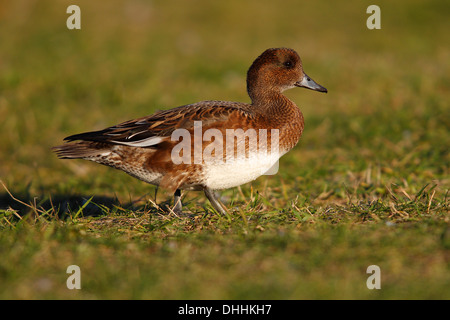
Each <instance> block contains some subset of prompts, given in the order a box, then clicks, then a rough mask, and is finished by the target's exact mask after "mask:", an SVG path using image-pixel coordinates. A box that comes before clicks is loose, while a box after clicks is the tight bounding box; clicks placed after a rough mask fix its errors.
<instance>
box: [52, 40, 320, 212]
mask: <svg viewBox="0 0 450 320" xmlns="http://www.w3.org/2000/svg"><path fill="white" fill-rule="evenodd" d="M296 86H297V87H306V88H309V89H312V90H316V91H320V92H327V91H326V89H325V88H323V87H322V86H320V85H318V84H316V83H315V82H314V81H313V80H311V79H310V78H309V77H308V76H306V75H305V73H304V72H303V68H302V63H301V60H300V57H299V56H298V54H297V53H296V52H295V51H294V50H292V49H287V48H278V49H268V50H266V51H264V52H263V54H261V55H260V56H259V57H258V58H257V59H256V60H255V61H254V62H253V64H252V66H251V67H250V69H249V71H248V73H247V91H248V93H249V96H250V98H251V100H252V103H251V104H246V103H239V102H229V101H202V102H198V103H195V104H190V105H185V106H181V107H177V108H174V109H170V110H165V111H159V112H156V113H154V114H152V115H150V116H147V117H143V118H139V119H134V120H130V121H126V122H123V123H121V124H118V125H115V126H112V127H109V128H106V129H103V130H99V131H92V132H86V133H81V134H76V135H72V136H69V137H67V138H65V139H64V140H66V141H69V142H70V143H67V144H63V145H61V146H57V147H54V148H53V150H54V151H55V152H56V154H57V155H58V157H60V158H62V159H78V158H80V159H85V160H91V161H94V162H97V163H100V164H104V165H107V166H110V167H113V168H116V169H120V170H122V171H125V172H127V173H128V174H130V175H132V176H134V177H136V178H138V179H141V180H143V181H145V182H148V183H151V184H154V185H159V186H161V187H163V188H166V189H168V190H170V191H172V192H174V193H175V202H176V205H175V208H174V209H175V210H176V211H178V212H181V203H180V191H179V190H180V189H187V190H204V191H205V194H206V196H207V197H208V199H209V200H210V202H211V204H212V205H213V207H214V208H215V209H216V210H217V211H218V212H221V213H225V210H224V208H223V206H222V205H221V204H220V203H219V202H218V201H217V200H216V199H215V198H214V194H213V192H212V190H215V189H222V188H227V187H233V186H237V185H240V184H242V183H245V182H248V181H251V180H254V179H255V178H257V176H259V175H261V174H262V173H261V174H258V172H259V171H258V170H259V169H258V168H259V167H261V170H262V169H264V168H265V169H267V168H266V167H268V166H269V165H271V164H273V162H274V159H275V160H277V159H278V158H279V157H280V156H282V155H283V154H285V153H286V152H287V151H289V150H290V149H292V148H293V147H294V146H295V145H296V144H297V142H298V140H299V139H300V136H301V134H302V131H303V126H304V122H303V115H302V113H301V112H300V110H299V109H298V107H297V106H296V105H295V104H294V103H293V102H292V101H291V100H289V99H288V98H287V97H285V96H284V95H283V94H282V92H283V91H284V90H286V89H290V88H293V87H296ZM199 123H200V124H201V131H200V132H201V137H203V141H202V144H201V145H200V147H199V145H198V144H195V143H194V142H195V141H196V138H195V135H194V133H195V132H197V131H196V130H197V129H196V127H195V124H197V125H198V124H199ZM260 129H264V130H265V132H267V143H266V144H265V146H266V147H267V149H268V150H271V151H272V149H270V148H271V146H272V145H271V143H272V142H271V141H272V140H271V137H272V132H273V131H272V129H273V130H277V133H278V135H279V140H278V143H279V145H278V149H279V153H277V154H270V152H269V155H270V157H272V158H273V159H271V160H270V161H269V160H268V161H266V162H264V159H263V160H261V157H260V156H259V152H260V149H259V148H260V147H261V145H259V146H255V145H254V144H252V143H250V138H249V137H246V136H245V135H244V134H242V132H244V133H246V132H251V130H254V132H256V137H257V141H258V142H259V141H263V140H262V137H263V136H261V131H260ZM180 130H186V131H185V132H189V135H190V137H192V138H191V139H190V147H191V150H192V152H191V154H190V155H189V154H187V155H185V154H184V150H185V149H183V152H181V153H183V154H182V156H183V157H186V158H185V159H188V160H189V159H190V160H191V161H187V162H188V163H178V164H177V163H174V158H173V153H172V151H173V150H175V149H174V148H177V144H178V143H180V140H176V139H173V135H174V133H177V132H180ZM208 130H209V131H208ZM214 130H215V131H214ZM227 130H234V131H233V132H237V134H236V136H235V138H234V142H233V145H234V148H235V149H234V150H228V149H227V148H226V147H225V143H223V144H222V148H220V147H217V148H214V149H213V148H211V147H212V146H213V145H210V144H212V143H213V142H215V139H209V140H208V139H205V133H207V132H209V133H211V132H214V133H216V134H221V136H222V137H226V136H227V133H228V132H229V131H227ZM239 130H241V131H242V132H241V133H239ZM238 133H239V134H238ZM74 141H75V142H74ZM197 142H198V141H197ZM187 143H188V142H187ZM240 144H244V145H245V155H244V156H243V155H239V154H238V155H237V157H238V158H236V150H237V148H238V145H240ZM208 146H209V149H207V148H208ZM199 148H200V149H201V150H198V149H199ZM210 149H213V153H211V154H212V155H213V156H218V158H216V159H215V160H214V161H211V162H208V161H206V160H205V159H202V161H201V162H200V163H199V162H198V161H197V162H196V161H195V157H194V154H195V152H199V154H202V152H205V150H210ZM227 151H228V156H232V155H234V156H235V158H234V159H233V161H234V162H233V161H231V160H230V162H227V161H228V158H227ZM181 153H180V154H181ZM220 154H222V156H220ZM217 159H221V160H223V161H222V162H218V161H217ZM255 159H256V160H255ZM252 161H254V162H255V165H253V163H252ZM269 162H270V163H269ZM253 169H254V170H253ZM240 171H242V172H240Z"/></svg>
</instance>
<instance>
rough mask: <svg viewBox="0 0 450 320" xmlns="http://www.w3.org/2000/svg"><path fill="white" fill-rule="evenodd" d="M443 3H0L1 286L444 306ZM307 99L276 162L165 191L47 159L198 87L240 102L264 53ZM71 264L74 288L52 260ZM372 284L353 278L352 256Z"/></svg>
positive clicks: (447, 234) (139, 295)
mask: <svg viewBox="0 0 450 320" xmlns="http://www.w3.org/2000/svg"><path fill="white" fill-rule="evenodd" d="M447 2H448V1H433V2H431V1H429V2H426V1H397V2H395V4H393V3H392V1H381V0H380V1H378V2H377V5H379V6H380V8H381V17H382V29H381V30H373V31H371V30H368V29H367V28H366V23H365V22H366V19H367V17H368V15H367V14H366V13H365V11H366V8H367V6H368V4H365V3H363V2H361V1H349V2H346V3H345V4H342V5H340V6H339V7H336V6H332V5H330V4H328V2H325V1H320V2H314V3H299V2H297V1H285V2H283V5H280V3H279V2H276V1H270V2H269V1H266V2H261V1H247V2H241V1H226V2H218V1H216V2H211V1H204V0H198V1H195V3H194V4H192V3H191V4H187V3H184V2H175V1H153V2H151V4H147V2H146V1H138V0H136V1H109V2H107V3H106V2H98V3H97V2H95V3H94V2H92V1H83V0H82V1H77V4H78V5H79V6H80V7H81V11H82V29H81V30H79V31H69V30H67V28H66V26H65V23H66V19H67V17H68V15H67V14H66V13H65V12H66V8H67V6H68V5H69V4H72V3H65V2H64V1H59V2H58V3H55V2H54V1H39V4H38V3H37V2H35V1H24V2H16V1H9V2H5V3H3V4H2V5H1V6H0V38H1V39H2V41H1V42H0V128H2V130H1V144H0V179H1V181H2V183H3V184H4V185H3V186H0V256H1V257H2V259H0V298H1V299H118V298H124V299H449V298H450V291H449V290H448V288H449V286H450V272H449V270H450V268H449V259H450V251H449V249H450V220H449V219H450V217H449V194H448V190H449V186H450V179H449V176H450V175H449V163H450V156H449V150H450V134H449V128H450V106H449V103H448V101H450V94H449V93H450V92H449V87H450V76H449V75H450V65H449V63H448V61H449V59H450V47H449V46H448V44H447V42H448V41H447V38H448V30H449V28H450V21H449V20H448V17H447V16H448V12H449V10H450V6H449V4H448V3H447ZM277 46H286V47H292V48H294V49H296V50H297V51H298V52H299V53H300V55H301V57H302V59H303V64H304V68H305V70H306V72H307V73H308V75H309V76H311V77H312V78H313V79H314V80H316V81H317V82H318V83H320V84H322V85H323V86H325V87H327V89H328V90H329V93H328V94H327V95H323V94H318V93H316V92H311V91H308V90H300V89H293V90H290V91H288V92H286V94H287V95H288V96H289V97H290V98H291V99H292V100H294V101H295V102H296V103H297V104H298V105H299V106H300V108H301V110H302V112H303V113H304V116H305V119H306V127H305V131H304V134H303V137H302V139H301V141H300V143H299V145H298V146H297V147H296V148H295V149H294V150H292V151H291V152H289V153H288V154H287V155H285V156H284V157H283V158H282V159H281V161H280V170H279V173H278V174H277V175H275V176H267V177H261V178H259V179H258V180H257V181H255V182H253V183H252V184H247V185H244V186H242V187H240V188H234V189H230V190H225V191H223V192H221V197H222V200H223V201H224V202H225V203H227V204H228V206H229V208H231V209H232V210H231V214H230V216H228V217H221V216H218V215H215V214H213V213H212V209H211V207H210V205H209V203H208V202H207V200H206V199H205V197H204V196H203V195H202V194H201V193H196V192H186V193H184V195H183V196H184V203H185V210H186V212H188V213H190V214H191V216H190V217H182V218H179V217H176V216H174V215H173V214H170V213H168V212H167V210H166V209H165V208H166V206H167V204H168V203H169V202H168V200H169V199H170V195H169V194H168V193H167V192H165V191H164V190H158V193H157V195H156V197H155V188H154V187H152V186H149V185H146V184H144V183H143V182H140V181H138V180H136V179H133V178H131V177H129V176H127V175H126V174H124V173H121V172H118V171H116V170H113V169H110V168H106V167H102V166H100V165H96V164H93V163H89V162H83V161H81V160H80V161H62V160H58V159H57V158H56V156H55V155H54V154H52V153H51V151H50V147H51V146H54V145H57V144H60V143H61V141H62V139H63V138H64V137H65V136H68V135H70V134H74V133H78V132H83V131H88V130H94V129H102V128H104V127H106V126H110V125H114V124H117V123H119V122H122V121H125V120H128V119H132V118H137V117H140V116H144V115H147V114H151V113H152V112H154V111H156V110H158V109H167V108H171V107H175V106H179V105H183V104H187V103H192V102H196V101H200V100H209V99H221V100H233V101H244V102H245V101H249V98H248V97H247V94H246V92H245V74H246V71H247V68H248V67H249V65H250V63H251V62H252V61H253V59H254V58H255V57H256V56H257V55H259V54H260V53H261V52H262V51H263V50H265V49H266V48H269V47H277ZM72 264H75V265H78V266H80V268H81V277H82V280H81V282H82V283H81V286H82V289H81V290H68V289H67V287H66V280H67V277H68V274H66V269H67V267H68V266H69V265H72ZM374 264H375V265H378V266H380V268H381V289H380V290H369V289H367V287H366V280H367V278H368V276H369V275H368V274H366V269H367V267H368V266H369V265H374Z"/></svg>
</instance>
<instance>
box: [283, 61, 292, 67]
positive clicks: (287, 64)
mask: <svg viewBox="0 0 450 320" xmlns="http://www.w3.org/2000/svg"><path fill="white" fill-rule="evenodd" d="M283 64H284V66H285V67H286V68H292V67H293V64H292V62H291V61H289V60H288V61H286V62H285V63H283Z"/></svg>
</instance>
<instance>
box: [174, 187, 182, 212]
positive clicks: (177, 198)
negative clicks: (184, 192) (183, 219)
mask: <svg viewBox="0 0 450 320" xmlns="http://www.w3.org/2000/svg"><path fill="white" fill-rule="evenodd" d="M173 205H174V207H173V212H175V213H176V214H182V213H183V205H182V204H181V190H180V189H177V190H175V193H174V195H173Z"/></svg>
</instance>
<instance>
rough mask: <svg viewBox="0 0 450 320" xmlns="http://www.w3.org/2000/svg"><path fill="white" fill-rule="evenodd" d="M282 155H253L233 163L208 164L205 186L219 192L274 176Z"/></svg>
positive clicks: (206, 166) (205, 172)
mask: <svg viewBox="0 0 450 320" xmlns="http://www.w3.org/2000/svg"><path fill="white" fill-rule="evenodd" d="M280 156H281V155H280V154H274V155H253V156H251V157H249V158H238V159H233V160H231V161H226V162H219V163H214V164H212V163H211V164H207V165H205V167H204V176H205V184H206V186H207V187H209V188H211V189H213V190H218V189H227V188H232V187H237V186H240V185H242V184H245V183H247V182H250V181H253V180H255V179H256V178H258V177H260V176H262V175H273V174H276V173H277V171H278V159H279V158H280Z"/></svg>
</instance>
